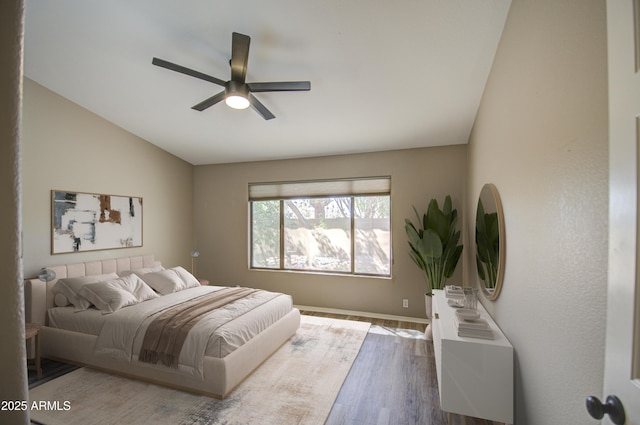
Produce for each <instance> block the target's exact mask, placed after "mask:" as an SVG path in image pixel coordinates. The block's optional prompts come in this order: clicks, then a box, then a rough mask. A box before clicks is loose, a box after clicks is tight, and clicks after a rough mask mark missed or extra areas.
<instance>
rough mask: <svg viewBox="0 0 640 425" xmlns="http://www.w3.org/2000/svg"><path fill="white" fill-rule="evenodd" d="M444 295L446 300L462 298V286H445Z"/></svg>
mask: <svg viewBox="0 0 640 425" xmlns="http://www.w3.org/2000/svg"><path fill="white" fill-rule="evenodd" d="M444 295H445V297H447V298H460V297H462V298H464V291H463V290H462V286H455V285H447V286H445V287H444Z"/></svg>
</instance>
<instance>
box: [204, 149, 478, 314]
mask: <svg viewBox="0 0 640 425" xmlns="http://www.w3.org/2000/svg"><path fill="white" fill-rule="evenodd" d="M465 166H466V146H450V147H442V148H426V149H412V150H401V151H391V152H380V153H371V154H358V155H344V156H334V157H321V158H306V159H291V160H283V161H265V162H254V163H242V164H226V165H208V166H198V167H196V170H195V179H194V181H195V185H194V200H195V207H194V210H195V227H196V229H197V236H196V244H197V247H198V249H199V250H200V252H201V254H202V256H201V257H200V258H199V259H198V263H197V270H198V275H199V276H201V277H203V278H207V279H210V280H211V281H213V282H215V283H218V284H242V285H251V286H256V287H260V288H264V289H268V290H275V291H281V292H285V293H289V294H291V295H292V296H293V299H294V302H295V303H296V304H298V305H308V306H315V307H328V308H338V309H346V310H355V311H366V312H372V313H380V314H395V315H401V316H411V317H419V318H425V313H424V295H423V294H424V292H425V289H426V287H425V283H424V280H423V278H422V275H421V274H420V272H419V269H418V267H417V266H416V265H415V264H414V263H413V262H412V261H411V259H410V258H409V255H408V254H407V252H408V246H407V240H406V234H405V231H404V219H405V218H411V219H412V220H413V219H414V216H415V215H414V213H413V210H412V205H415V206H416V207H417V208H418V210H419V211H424V210H426V206H427V203H428V200H429V199H431V198H434V197H435V198H436V199H438V200H439V202H442V201H443V200H444V197H445V196H446V195H447V194H450V195H451V197H452V199H453V204H454V207H456V208H458V211H459V212H460V213H461V211H462V201H463V197H464V183H465V178H466V171H465ZM380 175H390V176H391V182H392V194H391V197H392V239H393V243H392V249H393V255H394V260H395V262H394V264H393V269H392V279H377V278H363V277H353V276H347V277H345V276H327V275H318V274H300V273H288V272H273V271H255V270H254V271H251V270H249V269H248V255H249V254H248V237H249V236H248V201H247V199H248V198H247V196H248V195H247V185H248V183H250V182H261V181H262V182H268V181H286V180H309V179H325V178H340V177H363V176H380ZM456 273H457V274H456V275H454V277H453V279H452V282H458V283H460V281H461V278H462V262H461V263H460V264H459V266H458V269H457V271H456ZM403 298H407V299H409V308H408V309H404V308H402V299H403Z"/></svg>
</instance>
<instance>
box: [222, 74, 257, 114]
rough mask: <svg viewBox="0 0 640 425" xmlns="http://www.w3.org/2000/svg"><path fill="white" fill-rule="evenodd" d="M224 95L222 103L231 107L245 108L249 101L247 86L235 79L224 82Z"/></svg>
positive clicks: (249, 103)
mask: <svg viewBox="0 0 640 425" xmlns="http://www.w3.org/2000/svg"><path fill="white" fill-rule="evenodd" d="M225 91H226V93H227V94H226V96H225V97H224V103H226V104H227V105H228V106H230V107H231V108H233V109H247V108H248V107H249V105H251V102H249V87H247V85H246V84H244V83H240V82H237V81H228V82H227V83H226V84H225Z"/></svg>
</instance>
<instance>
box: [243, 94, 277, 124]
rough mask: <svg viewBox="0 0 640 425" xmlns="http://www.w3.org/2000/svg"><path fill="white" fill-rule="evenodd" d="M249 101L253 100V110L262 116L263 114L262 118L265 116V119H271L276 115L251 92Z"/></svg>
mask: <svg viewBox="0 0 640 425" xmlns="http://www.w3.org/2000/svg"><path fill="white" fill-rule="evenodd" d="M249 101H250V102H251V107H252V108H253V110H254V111H256V112H257V113H259V114H260V116H262V118H264V119H265V120H271V119H274V118H275V117H276V116H275V115H273V114H272V113H271V111H269V110H268V109H267V107H266V106H264V105H263V104H262V103H260V101H259V100H258V99H256V97H255V96H254V95H252V94H251V93H249Z"/></svg>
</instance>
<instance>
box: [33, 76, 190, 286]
mask: <svg viewBox="0 0 640 425" xmlns="http://www.w3.org/2000/svg"><path fill="white" fill-rule="evenodd" d="M22 132H23V137H22V193H23V196H22V200H23V210H22V216H23V223H24V233H23V240H24V273H25V276H33V275H35V274H37V272H38V270H39V269H40V268H41V267H43V266H47V265H54V264H65V263H74V262H82V261H89V260H93V259H102V258H115V257H124V256H130V255H141V254H155V255H156V258H157V259H159V260H161V261H163V263H164V264H165V265H168V266H174V265H177V264H181V265H184V266H188V265H189V264H190V262H191V258H190V256H189V253H190V252H191V250H192V249H193V248H192V241H193V196H192V192H193V191H192V188H193V166H192V165H191V164H189V163H187V162H185V161H183V160H181V159H179V158H177V157H175V156H173V155H170V154H168V153H167V152H165V151H163V150H161V149H159V148H157V147H155V146H153V145H151V144H149V143H147V142H146V141H144V140H142V139H140V138H138V137H136V136H134V135H132V134H131V133H128V132H127V131H125V130H123V129H121V128H119V127H116V126H115V125H113V124H111V123H109V122H108V121H106V120H104V119H102V118H100V117H98V116H97V115H95V114H93V113H91V112H89V111H87V110H86V109H83V108H81V107H79V106H78V105H76V104H74V103H72V102H70V101H68V100H66V99H64V98H62V97H60V96H58V95H57V94H55V93H53V92H52V91H50V90H48V89H46V88H44V87H42V86H40V85H38V84H37V83H35V82H33V81H31V80H29V79H26V78H25V81H24V107H23V130H22ZM52 189H56V190H69V191H77V192H90V193H106V194H112V195H132V196H141V197H142V198H143V239H144V240H143V246H142V247H141V248H126V249H115V250H106V251H92V252H86V253H76V254H59V255H51V243H50V241H51V190H52Z"/></svg>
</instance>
